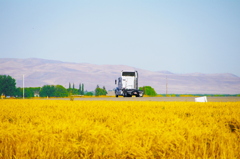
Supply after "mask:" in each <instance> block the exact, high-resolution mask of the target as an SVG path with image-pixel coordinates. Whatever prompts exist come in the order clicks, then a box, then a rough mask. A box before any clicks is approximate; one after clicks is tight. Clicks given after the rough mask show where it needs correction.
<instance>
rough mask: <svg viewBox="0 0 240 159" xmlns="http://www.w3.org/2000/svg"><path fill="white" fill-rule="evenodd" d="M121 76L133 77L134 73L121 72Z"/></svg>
mask: <svg viewBox="0 0 240 159" xmlns="http://www.w3.org/2000/svg"><path fill="white" fill-rule="evenodd" d="M122 76H135V72H123V73H122Z"/></svg>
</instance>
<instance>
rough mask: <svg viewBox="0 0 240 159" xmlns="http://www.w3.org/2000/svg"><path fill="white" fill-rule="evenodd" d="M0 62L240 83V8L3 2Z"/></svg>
mask: <svg viewBox="0 0 240 159" xmlns="http://www.w3.org/2000/svg"><path fill="white" fill-rule="evenodd" d="M0 22H1V25H0V58H43V59H51V60H60V61H64V62H76V63H92V64H114V65H119V64H121V65H129V66H133V67H136V68H141V69H147V70H151V71H161V70H168V71H171V72H173V73H179V74H184V73H195V72H200V73H233V74H235V75H237V76H240V1H237V0H211V1H209V0H202V1H196V0H191V1H190V0H188V1H187V0H183V1H177V0H175V1H174V0H164V1H163V0H158V1H157V0H145V1H141V0H138V1H137V0H121V1H120V0H119V1H114V0H111V1H110V0H109V1H105V0H102V1H97V0H79V1H77V0H75V1H63V0H58V1H57V0H56V1H51V0H48V1H47V0H41V1H40V0H35V1H16V0H15V1H14V0H0Z"/></svg>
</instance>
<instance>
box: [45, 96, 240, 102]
mask: <svg viewBox="0 0 240 159" xmlns="http://www.w3.org/2000/svg"><path fill="white" fill-rule="evenodd" d="M48 100H70V98H49V99H48ZM74 100H82V101H162V102H174V101H182V102H194V101H195V97H138V98H137V97H125V98H124V97H118V98H116V97H89V98H87V97H78V98H74ZM207 100H208V102H240V97H207Z"/></svg>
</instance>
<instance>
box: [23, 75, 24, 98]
mask: <svg viewBox="0 0 240 159" xmlns="http://www.w3.org/2000/svg"><path fill="white" fill-rule="evenodd" d="M23 99H24V75H23Z"/></svg>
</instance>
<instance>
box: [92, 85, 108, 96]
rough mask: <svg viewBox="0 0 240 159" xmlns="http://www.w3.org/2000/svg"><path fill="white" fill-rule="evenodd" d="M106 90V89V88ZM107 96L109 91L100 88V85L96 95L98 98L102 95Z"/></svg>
mask: <svg viewBox="0 0 240 159" xmlns="http://www.w3.org/2000/svg"><path fill="white" fill-rule="evenodd" d="M104 88H105V87H104ZM106 94H107V91H106V90H105V89H103V88H100V87H99V86H98V85H97V87H96V89H95V95H96V96H100V95H106Z"/></svg>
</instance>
